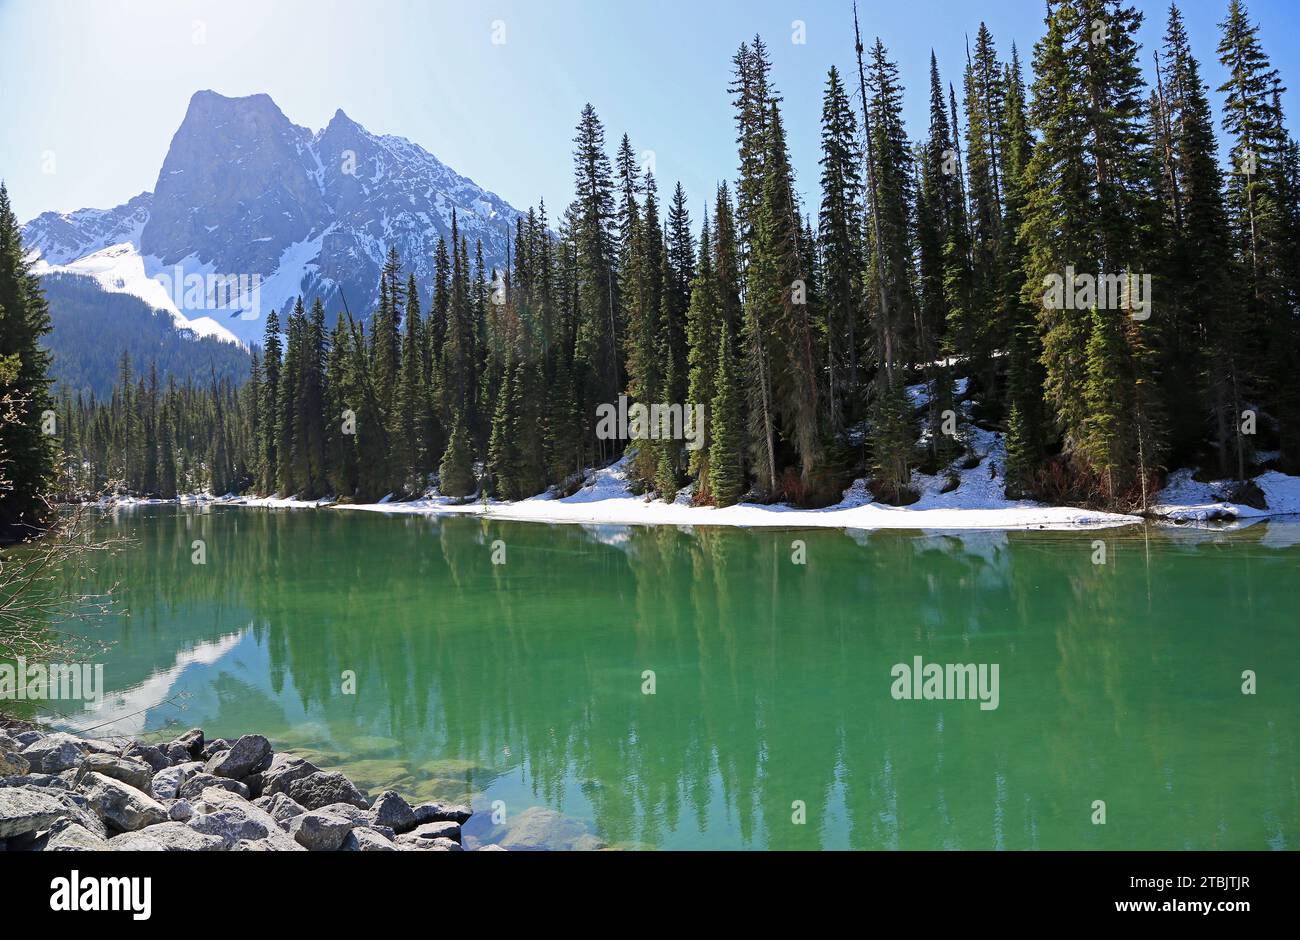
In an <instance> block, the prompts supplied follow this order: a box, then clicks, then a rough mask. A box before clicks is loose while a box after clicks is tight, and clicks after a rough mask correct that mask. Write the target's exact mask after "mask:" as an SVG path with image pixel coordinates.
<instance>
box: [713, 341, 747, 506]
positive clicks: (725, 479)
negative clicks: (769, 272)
mask: <svg viewBox="0 0 1300 940" xmlns="http://www.w3.org/2000/svg"><path fill="white" fill-rule="evenodd" d="M715 385H716V388H717V391H716V392H715V394H714V396H713V401H712V403H711V407H710V409H709V410H710V415H711V419H712V438H713V439H712V441H711V442H710V444H709V476H708V483H709V493H710V496H711V497H712V502H713V505H715V506H720V507H721V506H731V505H734V504H735V503H736V502H738V501H739V500H740V497H741V496H742V495H743V494H744V492H745V467H744V429H743V427H742V425H741V422H742V413H741V390H740V376H739V375H738V363H737V361H736V354H735V351H734V350H733V348H732V342H731V325H730V324H729V323H727V321H726V320H723V321H722V326H721V330H720V331H719V335H718V365H717V375H716V379H715Z"/></svg>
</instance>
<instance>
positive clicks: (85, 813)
mask: <svg viewBox="0 0 1300 940" xmlns="http://www.w3.org/2000/svg"><path fill="white" fill-rule="evenodd" d="M33 792H38V793H44V794H45V795H46V796H52V797H54V798H55V799H56V800H58V801H59V802H60V803H62V804H63V806H64V808H65V809H67V811H68V815H67V817H66V818H67V819H68V821H70V822H75V823H76V824H77V825H79V826H81V827H82V828H83V829H86V830H89V831H90V832H91V833H92V834H93V835H96V836H99V837H100V838H101V839H107V838H108V828H107V827H106V826H105V825H104V821H103V820H102V819H100V818H99V816H98V815H97V814H96V813H95V808H94V807H93V806H91V805H90V801H89V800H88V799H86V798H85V797H84V796H82V795H81V794H80V793H73V792H71V791H69V790H64V789H61V788H59V787H46V788H42V789H37V790H33Z"/></svg>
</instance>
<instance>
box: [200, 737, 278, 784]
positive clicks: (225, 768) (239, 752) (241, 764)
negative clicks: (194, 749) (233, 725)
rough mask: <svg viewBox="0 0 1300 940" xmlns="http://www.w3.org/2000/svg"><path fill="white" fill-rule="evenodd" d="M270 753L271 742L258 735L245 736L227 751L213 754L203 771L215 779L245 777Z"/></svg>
mask: <svg viewBox="0 0 1300 940" xmlns="http://www.w3.org/2000/svg"><path fill="white" fill-rule="evenodd" d="M270 753H271V742H270V741H268V740H266V738H264V737H262V736H261V735H260V734H246V735H244V736H243V737H242V738H240V739H239V740H238V741H236V742H235V743H234V744H233V745H232V746H231V747H230V749H229V750H226V751H220V752H218V753H216V754H214V755H213V756H212V757H211V758H210V759H209V760H208V763H207V766H205V767H204V768H203V769H204V771H206V772H207V773H210V774H213V775H214V776H217V777H230V778H232V779H234V780H238V779H240V778H241V777H247V776H248V775H249V774H251V773H252V772H253V770H254V769H255V768H256V767H257V766H258V765H259V764H260V763H262V761H263V760H264V759H265V758H266V756H267V755H268V754H270Z"/></svg>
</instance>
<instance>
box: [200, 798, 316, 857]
mask: <svg viewBox="0 0 1300 940" xmlns="http://www.w3.org/2000/svg"><path fill="white" fill-rule="evenodd" d="M200 797H201V798H200V800H199V801H198V802H197V803H195V804H194V809H195V811H196V813H197V815H195V816H194V818H193V819H191V820H190V821H189V822H188V823H186V825H187V826H189V827H190V828H191V829H194V830H195V831H196V832H203V833H206V834H209V835H218V836H221V838H222V839H223V841H224V842H225V844H226V845H227V846H228V847H231V848H233V847H234V846H235V843H237V842H240V841H248V842H259V841H265V842H268V843H270V847H271V848H275V849H282V850H285V851H294V852H301V851H303V848H302V846H300V845H298V843H297V842H295V841H294V840H293V839H291V838H290V837H289V836H287V835H285V834H284V833H283V832H282V831H281V830H280V827H279V825H278V824H277V823H276V821H275V819H273V818H272V817H271V814H270V813H268V812H266V811H265V810H262V809H259V808H258V807H256V806H254V805H253V804H252V803H250V802H249V801H248V800H246V799H244V798H243V797H242V796H239V795H238V794H236V793H232V792H230V791H229V790H224V789H222V788H220V787H215V786H214V787H208V788H207V789H206V790H204V791H203V792H202V794H200Z"/></svg>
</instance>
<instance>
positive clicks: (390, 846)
mask: <svg viewBox="0 0 1300 940" xmlns="http://www.w3.org/2000/svg"><path fill="white" fill-rule="evenodd" d="M339 851H340V852H396V851H397V845H396V844H395V843H394V842H393V840H392V839H390V838H388V837H387V836H385V835H384V834H383V833H380V832H377V831H375V830H374V829H353V830H352V831H351V832H349V833H348V835H347V838H345V839H344V840H343V844H342V845H341V846H339Z"/></svg>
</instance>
